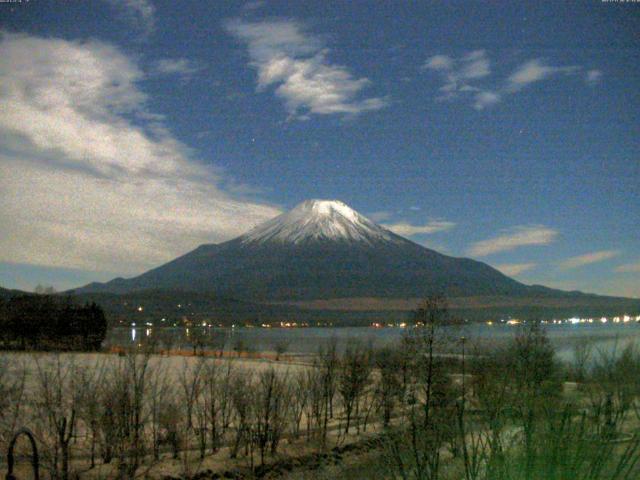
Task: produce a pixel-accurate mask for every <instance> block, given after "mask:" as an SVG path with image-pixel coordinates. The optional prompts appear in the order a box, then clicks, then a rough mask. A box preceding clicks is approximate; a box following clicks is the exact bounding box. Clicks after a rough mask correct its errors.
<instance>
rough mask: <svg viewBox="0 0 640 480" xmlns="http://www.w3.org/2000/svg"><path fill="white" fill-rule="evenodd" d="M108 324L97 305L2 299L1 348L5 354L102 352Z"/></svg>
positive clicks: (49, 299)
mask: <svg viewBox="0 0 640 480" xmlns="http://www.w3.org/2000/svg"><path fill="white" fill-rule="evenodd" d="M106 333H107V320H106V318H105V315H104V312H103V310H102V308H101V307H100V306H98V305H97V304H95V303H87V304H84V305H77V304H75V303H74V302H73V301H72V300H71V299H70V298H69V297H61V296H57V295H20V296H14V297H12V298H10V299H9V300H7V301H3V300H1V299H0V348H2V349H5V350H99V349H100V346H101V344H102V341H103V340H104V338H105V336H106Z"/></svg>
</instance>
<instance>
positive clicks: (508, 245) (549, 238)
mask: <svg viewBox="0 0 640 480" xmlns="http://www.w3.org/2000/svg"><path fill="white" fill-rule="evenodd" d="M557 235H558V232H557V231H556V230H554V229H552V228H549V227H545V226H544V225H525V226H517V227H513V228H511V229H509V230H506V231H504V232H503V233H502V234H501V235H498V236H496V237H493V238H488V239H486V240H481V241H479V242H476V243H474V244H472V245H471V247H470V248H469V249H468V251H467V252H468V254H469V255H471V256H485V255H491V254H493V253H498V252H504V251H508V250H513V249H515V248H518V247H523V246H529V245H548V244H550V243H552V242H553V241H554V240H555V239H556V237H557Z"/></svg>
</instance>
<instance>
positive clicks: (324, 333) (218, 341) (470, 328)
mask: <svg viewBox="0 0 640 480" xmlns="http://www.w3.org/2000/svg"><path fill="white" fill-rule="evenodd" d="M195 328H197V329H198V330H200V333H201V336H204V337H205V338H206V339H207V340H206V343H207V344H208V345H209V346H208V347H205V348H208V349H219V348H220V346H222V345H224V347H223V348H224V350H227V351H229V350H233V349H234V346H236V345H237V344H238V343H242V344H243V345H244V346H245V348H247V349H248V350H251V351H254V352H255V351H273V350H274V348H275V345H276V344H278V343H285V344H286V345H287V351H288V353H289V354H310V353H315V352H316V351H317V350H318V347H319V346H321V345H323V344H326V342H328V341H329V340H330V339H331V338H335V339H336V340H337V342H338V348H339V349H341V348H343V347H344V345H345V344H346V343H347V342H348V341H349V340H350V339H356V340H362V341H366V342H371V343H372V344H373V345H374V346H376V347H383V346H386V345H390V344H393V343H396V342H399V341H400V339H401V338H402V336H403V335H404V334H405V333H406V331H407V329H402V328H367V327H341V328H336V327H322V328H321V327H309V328H211V327H195ZM160 330H162V331H163V333H162V335H171V336H172V342H173V343H174V345H173V347H172V348H177V349H179V348H183V349H188V348H191V347H192V345H191V338H192V335H190V334H189V333H187V331H186V330H185V329H183V328H163V329H158V328H153V329H152V328H139V327H132V328H130V329H126V328H115V329H113V330H112V331H111V332H110V334H109V338H108V342H109V344H110V345H118V346H129V345H131V344H135V343H136V342H141V341H145V340H149V339H152V338H154V336H156V335H158V333H157V332H159V331H160ZM191 330H192V332H191V333H193V330H195V329H194V328H192V329H191ZM545 330H546V332H547V335H548V337H549V339H550V341H551V343H552V345H554V347H555V348H556V352H557V354H558V357H559V358H560V359H561V360H566V361H570V360H571V359H572V358H573V348H574V346H575V345H576V344H578V343H580V342H583V341H585V340H588V341H590V343H591V346H592V351H593V353H594V355H598V354H599V353H612V352H620V351H622V350H623V349H624V347H626V346H627V345H628V344H630V343H634V344H636V345H637V346H638V347H640V323H635V322H634V323H628V324H606V325H597V324H580V325H547V326H546V327H545ZM445 331H446V333H447V335H448V336H449V337H450V338H460V337H462V336H464V337H465V338H466V339H467V342H468V343H467V344H468V345H471V346H472V345H473V344H474V343H478V344H490V343H494V342H495V343H498V342H501V341H505V340H508V339H510V338H512V337H513V336H514V334H515V333H516V332H517V331H518V327H514V326H507V325H493V326H488V325H485V324H470V325H465V326H462V327H445ZM156 338H157V337H156Z"/></svg>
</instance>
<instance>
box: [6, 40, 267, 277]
mask: <svg viewBox="0 0 640 480" xmlns="http://www.w3.org/2000/svg"><path fill="white" fill-rule="evenodd" d="M142 78H143V74H142V72H141V70H140V68H139V67H138V66H137V65H136V63H135V62H133V61H131V60H130V59H129V58H128V57H126V56H125V55H123V54H122V53H121V52H120V51H119V50H118V49H117V48H115V47H113V46H111V45H109V44H105V43H101V42H96V41H89V42H75V41H67V40H61V39H55V38H40V37H34V36H27V35H16V34H7V33H5V34H3V35H2V37H0V85H2V88H1V89H0V103H1V104H2V105H3V114H2V115H0V138H2V142H0V191H2V192H3V194H2V202H0V224H1V225H2V226H3V235H1V236H0V261H10V262H17V263H28V264H39V265H48V266H57V267H67V268H80V269H89V270H96V271H120V272H122V273H123V274H133V273H138V272H140V271H141V270H143V269H145V268H148V267H151V266H154V265H157V264H158V263H160V262H163V261H166V260H169V259H171V258H173V257H175V256H176V255H178V254H180V253H184V252H185V251H187V250H189V249H191V248H193V247H195V246H196V245H198V244H200V243H205V242H218V241H222V240H226V239H229V238H231V237H233V236H235V235H237V234H240V233H242V232H243V231H245V230H248V229H249V228H251V227H252V226H254V225H255V224H257V223H258V222H260V221H263V220H266V219H268V218H270V217H273V216H274V215H276V214H277V213H279V211H278V210H277V209H276V208H273V207H270V206H267V205H261V204H259V203H256V202H251V201H246V200H244V199H243V198H242V197H238V196H235V195H232V194H231V193H229V192H228V191H225V190H223V189H222V188H221V187H220V184H221V182H222V181H223V180H224V179H223V178H221V177H220V174H219V172H216V171H215V170H213V169H212V168H211V167H209V166H206V165H203V164H201V163H199V162H198V161H197V160H196V159H195V158H194V153H193V152H192V151H191V150H190V149H189V148H188V147H187V146H186V145H184V144H182V143H181V142H180V141H179V140H177V139H176V138H175V137H174V136H173V135H172V134H171V132H170V131H168V129H167V128H166V127H165V126H164V125H163V124H162V123H161V122H160V121H159V118H160V117H157V116H156V115H155V114H154V112H151V111H149V110H148V108H147V106H146V104H145V101H146V95H145V94H144V92H142V91H141V90H140V89H139V88H138V82H139V81H140V80H142ZM149 119H150V120H149Z"/></svg>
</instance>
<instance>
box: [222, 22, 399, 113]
mask: <svg viewBox="0 0 640 480" xmlns="http://www.w3.org/2000/svg"><path fill="white" fill-rule="evenodd" d="M226 28H227V31H228V32H230V33H231V34H233V35H234V36H235V37H237V38H238V39H240V40H241V41H243V42H244V43H246V44H247V46H248V49H249V57H250V65H251V66H252V67H253V68H254V69H256V71H257V72H258V90H264V89H266V88H267V87H271V86H276V87H275V93H276V95H277V96H278V97H280V98H281V99H282V100H283V101H284V102H285V106H286V109H287V111H288V112H289V114H290V115H291V116H293V117H297V118H303V119H304V118H308V115H309V114H318V115H329V114H358V113H362V112H366V111H370V110H379V109H381V108H383V107H385V106H386V105H387V101H386V100H385V99H383V98H380V97H370V98H360V95H361V92H362V91H363V90H364V89H365V88H366V87H367V86H368V85H370V83H371V82H370V81H369V80H368V79H367V78H354V76H353V75H352V74H351V72H349V70H348V69H347V68H346V67H344V66H342V65H335V64H332V63H330V62H329V60H328V55H329V50H328V49H326V48H324V46H323V44H322V42H321V41H320V40H319V39H318V38H316V37H314V36H311V35H308V34H306V33H305V32H304V31H303V30H302V27H301V26H300V25H299V24H298V23H296V22H294V21H264V22H244V21H241V20H234V21H230V22H228V23H227V24H226Z"/></svg>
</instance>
